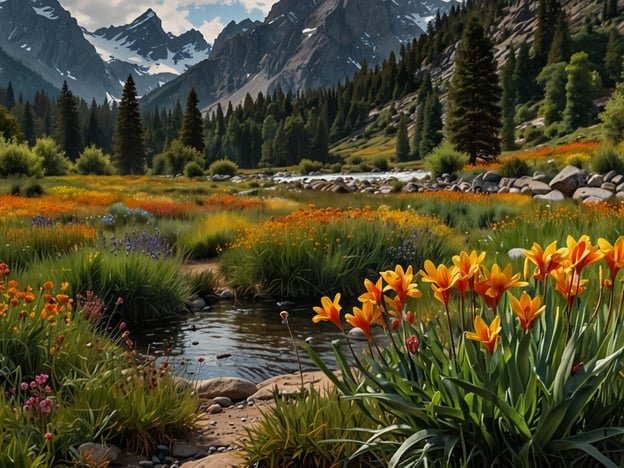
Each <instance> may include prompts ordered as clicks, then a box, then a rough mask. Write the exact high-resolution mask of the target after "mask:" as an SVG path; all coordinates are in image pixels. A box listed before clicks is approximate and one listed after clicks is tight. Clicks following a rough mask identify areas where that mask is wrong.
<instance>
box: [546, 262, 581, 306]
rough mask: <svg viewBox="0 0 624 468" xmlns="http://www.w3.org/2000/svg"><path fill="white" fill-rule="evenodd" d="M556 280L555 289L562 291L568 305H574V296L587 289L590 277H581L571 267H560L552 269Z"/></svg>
mask: <svg viewBox="0 0 624 468" xmlns="http://www.w3.org/2000/svg"><path fill="white" fill-rule="evenodd" d="M551 276H552V277H553V278H554V280H555V289H556V290H557V291H559V292H560V293H561V295H562V296H563V297H564V299H565V300H566V302H567V304H568V306H571V305H572V302H574V298H576V296H578V295H579V294H581V293H582V292H583V291H585V285H586V284H587V283H589V280H588V279H580V277H579V275H577V274H575V273H574V270H572V269H570V268H559V269H557V270H553V271H552V275H551Z"/></svg>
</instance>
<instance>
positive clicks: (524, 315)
mask: <svg viewBox="0 0 624 468" xmlns="http://www.w3.org/2000/svg"><path fill="white" fill-rule="evenodd" d="M509 303H510V305H511V309H512V310H513V312H514V314H516V316H517V317H518V318H519V319H520V326H521V327H522V329H523V330H524V331H525V332H527V331H528V330H530V329H531V328H533V322H534V321H535V319H536V318H537V317H538V316H539V315H540V314H541V313H543V312H544V311H545V310H546V306H545V305H541V304H542V298H541V297H540V296H537V297H534V298H531V296H529V295H528V294H527V293H526V292H523V293H522V294H521V295H520V299H517V298H516V297H515V296H513V295H509Z"/></svg>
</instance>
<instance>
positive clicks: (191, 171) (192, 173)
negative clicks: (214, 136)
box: [184, 161, 204, 179]
mask: <svg viewBox="0 0 624 468" xmlns="http://www.w3.org/2000/svg"><path fill="white" fill-rule="evenodd" d="M184 175H185V176H186V177H188V178H189V179H192V178H194V177H201V176H203V175H204V169H203V168H202V167H201V166H200V165H199V164H198V163H197V161H190V162H188V163H186V166H184Z"/></svg>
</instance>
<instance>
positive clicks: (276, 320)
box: [131, 301, 362, 383]
mask: <svg viewBox="0 0 624 468" xmlns="http://www.w3.org/2000/svg"><path fill="white" fill-rule="evenodd" d="M314 305H320V301H319V302H318V304H317V303H315V304H298V305H294V306H286V307H284V306H279V305H277V304H275V303H264V302H254V303H245V304H241V303H235V302H228V301H225V302H218V303H215V304H212V305H211V306H210V309H209V310H206V311H202V312H199V313H194V314H189V315H186V316H183V317H177V318H175V319H168V320H166V321H159V322H148V323H144V324H140V325H135V326H134V327H133V329H131V334H132V337H133V338H134V340H135V343H136V344H137V349H138V351H139V352H141V353H144V354H146V355H149V356H153V357H156V359H157V363H159V364H160V363H162V362H164V361H168V364H169V366H171V368H172V369H173V372H174V374H176V375H180V376H182V377H186V378H189V379H193V380H194V379H209V378H213V377H242V378H245V379H248V380H251V381H253V382H256V383H258V382H260V381H262V380H265V379H267V378H269V377H273V376H276V375H280V374H286V373H294V372H298V371H299V367H298V364H297V359H296V356H295V351H294V349H293V345H292V341H291V339H290V335H289V333H288V328H287V326H286V325H285V324H283V323H282V320H281V318H280V315H279V313H280V311H281V310H287V311H288V312H289V314H290V318H289V323H290V327H291V329H292V331H293V334H294V336H295V340H296V341H298V342H300V341H304V340H305V341H307V342H309V343H310V345H311V346H312V347H313V348H314V349H315V351H316V352H317V353H318V354H319V355H320V356H322V358H323V360H324V362H325V363H327V364H328V365H329V367H330V368H334V367H335V358H334V353H333V350H332V344H331V343H332V341H333V340H336V339H341V342H342V343H343V345H344V346H346V343H345V340H344V338H342V336H343V335H342V333H341V332H340V330H338V329H337V328H336V327H335V326H334V325H333V324H331V323H327V322H321V323H318V324H314V323H313V322H312V316H313V315H314V312H313V310H312V307H313V306H314ZM139 328H140V329H139ZM359 345H360V346H361V345H362V343H359ZM169 348H170V352H169V353H167V350H168V349H169ZM298 351H299V356H300V358H301V362H302V367H303V370H304V371H305V370H317V368H316V367H315V366H314V364H313V362H312V360H311V359H310V358H309V356H308V355H307V353H306V352H305V351H304V350H302V349H301V348H299V349H298Z"/></svg>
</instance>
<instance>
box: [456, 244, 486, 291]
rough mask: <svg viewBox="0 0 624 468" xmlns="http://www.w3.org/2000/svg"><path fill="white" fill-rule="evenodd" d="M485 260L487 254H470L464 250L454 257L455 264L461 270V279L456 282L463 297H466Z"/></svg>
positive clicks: (475, 252) (473, 252) (474, 251)
mask: <svg viewBox="0 0 624 468" xmlns="http://www.w3.org/2000/svg"><path fill="white" fill-rule="evenodd" d="M484 258H485V252H481V253H480V254H478V255H477V251H476V250H473V251H472V252H470V254H468V253H467V252H465V251H463V250H462V251H461V252H460V253H459V255H453V264H454V265H455V266H456V267H457V268H458V269H459V278H457V281H456V282H455V287H456V288H457V289H458V290H459V294H460V295H461V297H465V296H466V290H467V289H468V286H469V285H470V284H471V282H472V281H473V280H474V279H475V277H476V276H477V275H478V273H479V267H480V266H481V263H483V259H484Z"/></svg>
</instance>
